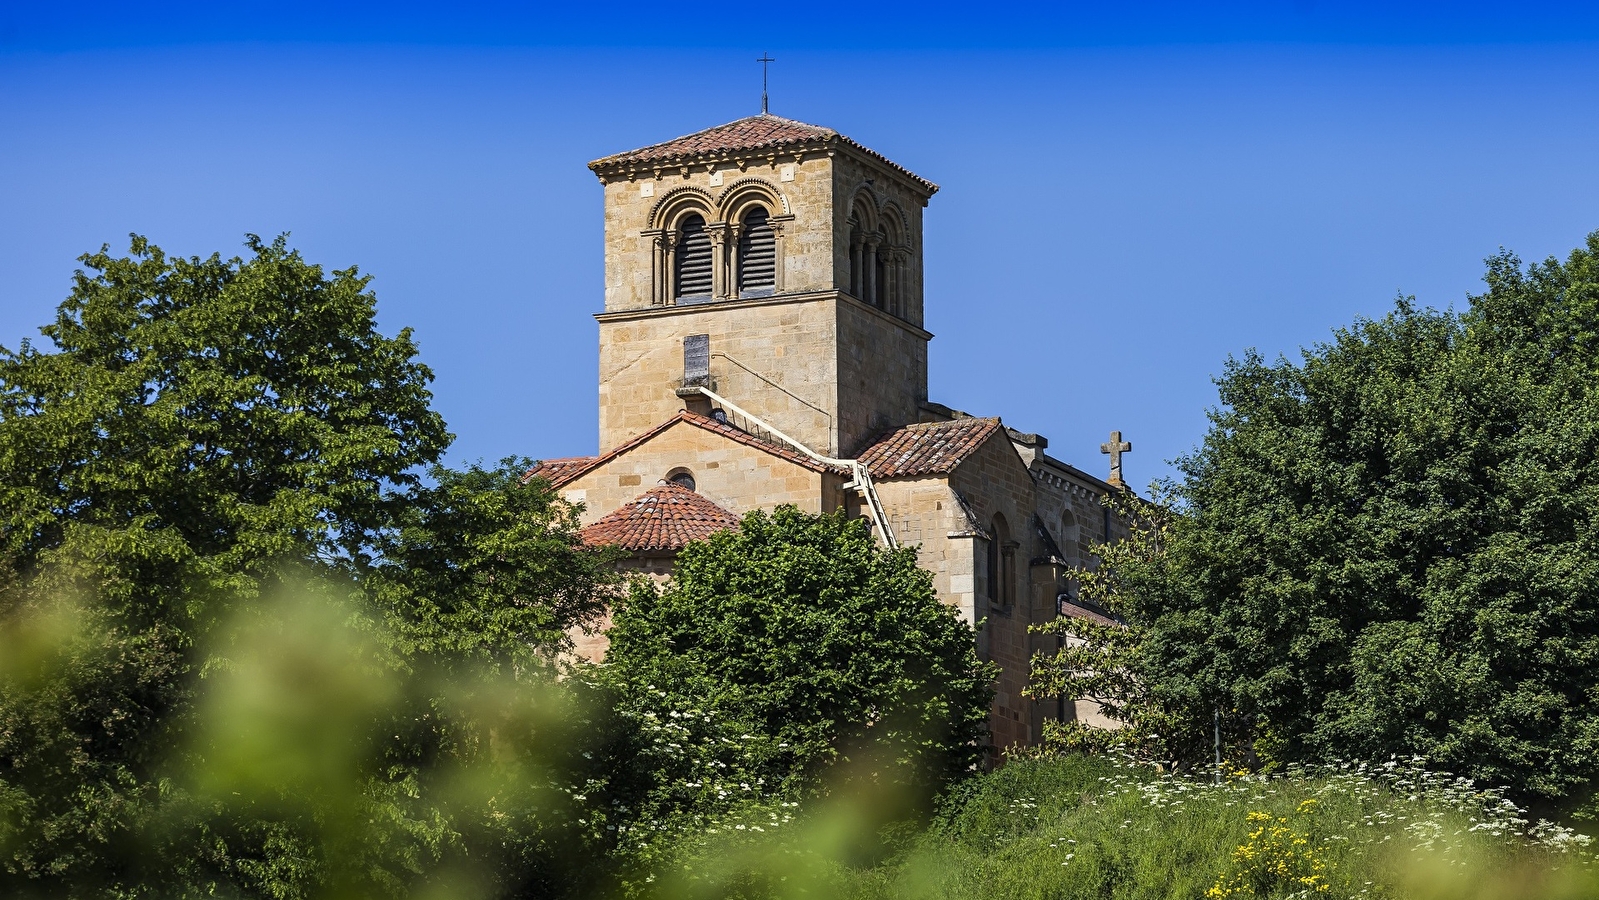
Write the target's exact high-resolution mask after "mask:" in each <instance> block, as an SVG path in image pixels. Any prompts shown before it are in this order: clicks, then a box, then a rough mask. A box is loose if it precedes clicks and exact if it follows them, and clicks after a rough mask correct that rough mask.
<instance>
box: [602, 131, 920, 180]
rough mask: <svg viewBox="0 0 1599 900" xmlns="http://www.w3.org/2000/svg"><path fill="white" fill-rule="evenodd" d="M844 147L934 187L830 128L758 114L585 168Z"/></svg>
mask: <svg viewBox="0 0 1599 900" xmlns="http://www.w3.org/2000/svg"><path fill="white" fill-rule="evenodd" d="M829 144H832V145H839V144H842V145H845V146H848V147H851V148H854V149H855V150H858V151H860V152H862V153H864V154H866V155H867V156H870V157H872V158H873V159H876V160H878V161H879V162H882V163H885V164H887V165H888V166H889V167H891V168H893V169H894V170H896V171H898V172H900V173H903V174H904V175H907V176H909V177H910V178H911V180H913V181H915V182H916V183H917V184H919V185H921V186H922V188H923V189H924V190H926V191H927V193H928V194H932V193H934V192H936V191H937V190H938V185H936V184H934V183H932V182H931V181H928V180H927V179H925V178H922V177H921V176H919V175H917V174H916V173H914V172H911V171H910V170H909V169H906V168H904V167H903V166H900V165H898V164H897V163H894V162H891V161H890V160H889V159H888V158H887V157H885V156H883V155H882V154H881V153H878V152H877V151H875V150H871V149H869V148H867V147H865V146H864V145H862V144H858V143H856V142H855V141H852V140H850V139H849V138H847V137H845V136H844V135H842V134H839V133H838V132H837V131H834V130H833V129H831V128H824V127H822V126H820V125H809V124H806V123H805V122H797V121H795V120H793V119H785V118H783V117H782V116H774V115H770V114H767V113H762V114H760V115H758V116H750V117H748V118H744V119H738V120H736V121H733V122H728V123H727V124H726V125H717V126H716V127H714V128H707V129H705V130H704V131H696V132H694V133H693V134H685V135H683V136H682V137H679V138H673V139H672V140H669V141H663V142H661V143H659V144H651V145H649V146H648V147H640V148H639V149H637V150H629V151H627V152H626V153H616V154H612V155H611V156H607V157H604V158H601V159H596V160H595V161H593V162H591V163H589V168H590V169H592V170H593V171H595V172H605V171H615V172H622V171H637V170H640V169H651V168H654V167H656V166H662V167H664V166H670V165H677V164H681V163H685V162H688V161H690V160H696V161H697V160H702V159H704V158H706V157H723V156H727V157H733V156H737V155H738V154H741V153H742V154H751V155H757V154H759V153H761V152H763V151H765V152H770V153H776V152H793V151H795V150H801V149H805V148H806V147H807V146H815V147H821V146H826V145H829Z"/></svg>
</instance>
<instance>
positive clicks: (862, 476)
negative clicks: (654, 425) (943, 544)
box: [679, 385, 899, 550]
mask: <svg viewBox="0 0 1599 900" xmlns="http://www.w3.org/2000/svg"><path fill="white" fill-rule="evenodd" d="M690 391H693V392H696V393H698V394H699V395H700V396H702V397H704V398H705V399H707V400H710V401H711V402H712V403H719V404H721V405H722V407H723V408H724V409H727V410H731V411H732V412H734V413H737V414H738V415H740V416H742V417H743V418H744V419H745V420H747V421H749V422H750V423H752V424H754V425H755V426H756V427H758V428H761V429H763V430H765V431H766V432H767V433H768V434H770V435H771V436H772V437H774V438H776V439H777V440H778V442H780V443H783V444H786V445H788V446H789V447H792V448H793V449H794V450H796V451H798V452H800V453H803V454H805V455H806V456H809V457H810V458H811V459H814V460H816V461H817V462H819V463H825V464H826V465H829V466H836V467H838V468H841V469H848V470H849V472H850V475H851V476H852V477H853V478H854V480H853V481H851V482H849V483H848V484H846V485H844V488H845V489H846V490H854V491H856V492H858V493H859V494H860V495H861V499H863V500H865V501H866V511H867V513H868V514H869V515H870V516H871V518H872V524H873V525H875V526H876V527H877V533H878V534H879V535H881V536H882V538H883V543H884V544H885V545H887V546H888V549H890V550H896V549H898V548H899V542H898V541H896V540H894V530H893V529H892V528H890V527H889V525H888V516H887V515H886V514H884V512H883V501H882V500H880V499H878V496H877V485H875V484H873V483H872V473H871V472H869V471H867V469H866V464H865V463H863V462H861V461H860V460H858V459H837V458H835V457H832V456H823V455H822V454H820V453H817V452H816V451H815V450H812V449H811V448H809V447H807V446H805V445H804V444H802V443H800V442H799V441H796V440H794V439H793V438H791V437H789V436H788V435H786V434H784V433H783V432H781V431H779V430H778V429H777V426H775V425H773V424H772V423H770V422H768V421H766V420H765V419H762V418H761V417H760V416H757V415H755V414H753V413H751V412H749V411H748V410H746V409H743V408H742V407H740V406H739V405H738V404H736V403H734V402H733V401H731V400H729V399H727V398H726V397H723V396H721V395H719V394H716V393H714V392H712V391H711V390H710V389H708V388H705V387H702V386H697V385H696V386H689V387H685V388H684V389H683V390H682V391H680V392H679V393H680V394H686V393H689V392H690Z"/></svg>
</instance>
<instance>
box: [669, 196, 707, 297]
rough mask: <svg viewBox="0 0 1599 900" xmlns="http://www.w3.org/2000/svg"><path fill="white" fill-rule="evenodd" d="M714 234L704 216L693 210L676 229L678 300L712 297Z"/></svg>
mask: <svg viewBox="0 0 1599 900" xmlns="http://www.w3.org/2000/svg"><path fill="white" fill-rule="evenodd" d="M711 268H712V267H711V236H710V234H709V233H708V232H707V231H706V230H705V218H704V217H703V216H701V215H699V214H698V213H691V214H690V215H688V216H685V217H684V218H683V221H682V223H681V224H679V225H678V229H677V300H678V302H679V303H681V302H683V301H685V300H687V301H690V302H693V301H698V300H709V299H711V290H712V278H711Z"/></svg>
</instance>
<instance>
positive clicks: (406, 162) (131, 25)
mask: <svg viewBox="0 0 1599 900" xmlns="http://www.w3.org/2000/svg"><path fill="white" fill-rule="evenodd" d="M736 6H737V5H732V4H730V5H728V6H727V9H726V10H724V9H722V8H717V7H708V6H703V5H699V6H685V7H682V9H681V11H680V12H679V13H673V14H668V13H665V12H663V9H667V7H662V6H659V5H654V6H645V5H642V4H633V5H630V4H625V3H624V4H606V5H604V6H603V7H601V6H599V5H594V6H586V7H579V6H568V7H555V8H544V7H536V6H528V5H512V4H478V5H472V6H464V7H449V8H446V7H444V6H442V5H421V4H405V3H399V4H385V5H383V6H381V7H380V6H377V5H370V6H367V5H359V4H350V5H339V4H327V3H318V4H309V3H281V4H276V5H273V6H271V7H270V8H267V7H245V6H243V5H239V6H226V7H225V6H224V5H221V4H188V5H185V4H161V3H156V4H152V5H144V6H138V7H131V6H111V5H96V4H92V3H88V4H79V5H75V6H72V7H70V8H67V7H62V6H59V5H49V6H46V5H44V4H36V5H34V6H31V7H30V6H24V5H20V4H17V3H15V2H11V3H6V4H3V5H0V344H4V345H6V346H13V347H14V346H15V345H16V343H17V342H18V341H19V340H20V339H21V338H23V337H26V336H29V335H32V334H34V333H35V329H36V328H37V326H38V325H41V324H43V323H44V322H45V321H47V320H48V319H49V317H50V316H51V314H52V311H53V309H54V307H55V305H56V303H58V302H59V301H60V300H61V298H62V297H63V296H64V295H65V293H66V290H67V286H68V282H69V277H70V275H71V272H72V270H73V269H74V267H75V266H76V262H75V258H76V257H77V256H78V255H79V254H80V253H82V252H84V251H87V250H92V249H96V248H98V247H99V246H100V245H101V244H102V243H110V244H111V245H112V246H113V247H114V248H119V249H121V248H125V247H126V241H127V238H126V236H127V234H128V233H129V232H138V233H141V234H144V235H147V236H148V237H150V238H151V239H152V240H153V241H155V242H156V243H157V244H159V245H161V246H162V247H163V248H165V249H167V250H168V251H169V252H174V253H182V254H185V255H192V254H209V253H210V252H212V251H221V252H223V253H224V254H232V253H236V252H240V251H241V242H242V240H243V235H244V234H245V233H246V232H254V233H257V234H262V235H267V236H271V235H275V234H277V233H279V232H284V231H287V232H290V233H291V242H292V243H293V244H294V245H295V246H297V247H298V248H300V249H301V250H302V251H303V252H304V253H305V254H306V255H307V256H308V257H309V258H310V259H312V260H314V261H317V262H321V263H323V264H325V265H328V266H330V267H344V266H347V265H351V264H358V265H359V266H360V267H361V268H362V269H363V270H364V271H366V272H368V273H371V274H373V275H374V276H376V277H375V280H374V281H373V288H374V290H376V291H377V294H378V298H379V305H380V316H381V322H382V324H383V327H384V328H385V329H386V330H388V331H391V332H392V331H393V330H396V329H398V328H400V327H402V326H406V325H409V326H412V327H414V328H415V329H416V333H417V339H418V340H419V342H420V344H421V347H422V353H423V357H424V359H425V360H426V361H427V362H428V363H429V364H430V365H431V366H432V367H433V369H434V372H435V374H436V375H437V379H438V380H437V382H436V383H435V390H436V394H437V397H438V405H439V407H440V409H441V410H442V411H443V412H444V414H445V416H446V417H447V419H448V420H449V422H450V425H451V427H452V430H454V431H455V432H456V434H457V435H458V440H457V444H456V447H455V449H454V451H453V452H452V458H453V459H454V460H456V461H462V460H466V459H476V458H480V457H481V458H486V459H491V460H492V459H496V458H498V457H500V456H504V455H509V454H524V455H529V456H535V457H538V456H560V455H569V454H576V453H587V452H592V451H593V450H594V445H595V440H596V438H595V434H596V417H595V383H594V382H595V370H596V368H597V349H596V346H595V342H596V328H595V325H594V322H593V320H592V318H590V316H591V314H592V313H593V312H595V311H597V310H598V309H599V307H600V303H601V297H600V276H601V271H600V267H601V259H600V234H601V218H600V206H599V202H600V190H599V186H598V183H597V182H596V181H595V179H594V178H593V176H592V175H591V174H590V173H589V172H588V171H587V169H586V168H585V166H584V164H585V163H586V162H587V161H588V160H590V159H593V158H596V157H599V156H602V155H605V154H608V153H612V152H616V151H620V150H625V149H629V148H632V147H635V146H639V145H643V144H647V143H652V142H655V141H658V140H663V139H665V138H669V137H673V136H675V135H678V134H682V133H685V132H689V131H694V130H697V129H699V128H702V127H707V126H710V125H714V124H719V123H721V122H725V121H728V120H730V119H733V118H737V117H739V116H742V115H747V114H750V113H752V112H755V111H757V110H758V109H759V94H760V67H759V66H758V65H756V64H755V63H754V62H753V61H752V60H753V59H754V57H756V56H758V55H760V53H761V52H762V51H770V52H771V53H772V55H773V56H775V57H777V60H778V61H777V62H776V63H775V64H774V65H773V67H772V110H773V112H775V113H778V114H780V115H787V116H791V117H794V118H798V119H801V120H804V121H808V122H815V123H818V124H823V125H828V126H830V127H834V128H837V129H839V130H840V131H843V132H844V133H845V134H848V135H850V136H851V137H853V138H855V139H857V140H859V141H861V142H862V143H865V144H867V145H868V146H871V147H873V148H875V149H877V150H879V151H881V152H883V153H885V154H886V155H888V156H889V157H890V158H892V159H894V160H895V161H897V162H900V163H901V164H903V165H905V166H907V167H908V168H910V169H912V170H913V171H915V172H917V173H919V174H921V175H924V176H926V177H928V178H930V179H932V180H934V181H936V182H938V183H939V184H940V185H942V186H943V189H942V190H941V191H940V192H939V193H938V194H937V195H936V196H935V197H934V198H933V200H932V202H931V204H930V206H929V208H928V210H927V214H926V227H927V235H926V240H927V251H928V252H927V256H928V271H927V325H928V328H929V329H930V330H931V331H933V332H934V333H935V334H936V335H937V337H936V338H935V339H934V341H933V344H932V373H931V393H932V396H933V399H935V400H938V401H941V402H944V403H948V404H950V405H951V406H955V407H958V408H961V409H965V410H968V411H970V412H973V413H980V414H990V415H992V414H998V415H1001V416H1003V417H1004V419H1005V421H1006V422H1007V424H1010V425H1013V426H1015V427H1018V428H1021V429H1023V430H1027V431H1038V432H1041V433H1043V434H1044V435H1046V436H1048V437H1049V438H1050V442H1051V443H1050V452H1051V453H1052V454H1054V455H1056V456H1059V457H1061V458H1063V459H1066V460H1068V461H1070V462H1073V463H1075V464H1077V465H1080V466H1082V467H1083V468H1086V469H1088V470H1089V471H1093V472H1102V470H1103V469H1104V468H1105V461H1104V459H1103V457H1101V456H1100V455H1099V453H1098V445H1099V443H1100V442H1101V441H1103V440H1104V439H1105V434H1106V432H1108V431H1109V430H1110V429H1112V428H1119V429H1121V430H1122V431H1123V432H1125V434H1126V435H1127V437H1128V438H1129V439H1131V440H1132V441H1133V443H1134V446H1135V451H1134V453H1133V454H1131V455H1130V456H1129V457H1128V459H1127V463H1126V464H1127V474H1128V476H1129V478H1130V479H1131V480H1133V481H1134V482H1135V483H1138V484H1142V483H1145V482H1147V481H1148V480H1149V479H1150V478H1153V477H1157V476H1162V475H1166V474H1169V473H1170V471H1171V469H1170V467H1169V466H1168V465H1167V464H1166V462H1165V461H1166V460H1169V459H1172V458H1174V457H1176V456H1178V455H1180V454H1182V453H1184V452H1187V451H1188V450H1189V449H1190V448H1191V447H1193V445H1194V444H1195V443H1196V442H1197V441H1198V440H1199V439H1200V437H1201V436H1202V435H1203V433H1204V429H1205V425H1206V421H1205V415H1204V412H1205V409H1206V407H1207V406H1208V405H1210V404H1212V403H1213V402H1214V400H1215V390H1214V387H1213V385H1212V384H1211V382H1210V378H1211V377H1212V376H1213V375H1214V374H1215V373H1217V372H1218V371H1220V369H1221V367H1222V365H1223V363H1224V361H1225V360H1226V358H1227V356H1228V355H1229V354H1237V353H1240V352H1242V351H1244V350H1245V349H1247V348H1251V347H1254V348H1258V349H1259V350H1261V351H1262V352H1263V353H1266V354H1267V355H1268V356H1274V355H1276V354H1278V353H1289V354H1294V353H1296V352H1297V348H1299V347H1301V346H1304V345H1308V344H1312V343H1314V342H1316V341H1319V340H1323V339H1325V338H1326V337H1327V336H1328V335H1329V334H1330V330H1331V329H1333V328H1335V327H1338V326H1340V325H1344V324H1347V323H1349V322H1350V321H1352V320H1353V319H1354V318H1355V317H1356V316H1359V315H1380V314H1381V313H1382V312H1383V311H1385V310H1386V309H1387V308H1388V307H1389V306H1390V304H1391V303H1392V300H1393V298H1394V297H1395V296H1396V295H1397V294H1399V293H1405V294H1414V295H1415V296H1416V297H1417V298H1418V300H1419V301H1420V302H1421V303H1423V304H1427V305H1432V306H1438V307H1445V306H1449V305H1456V306H1459V305H1463V304H1464V302H1465V299H1466V296H1467V295H1468V293H1470V292H1472V291H1475V290H1477V289H1478V288H1479V286H1480V275H1481V272H1482V262H1481V261H1482V259H1483V258H1484V257H1486V256H1487V255H1489V254H1491V253H1493V252H1495V251H1496V250H1497V249H1498V248H1499V247H1501V246H1503V247H1507V248H1509V249H1511V250H1514V251H1516V252H1517V253H1519V254H1520V255H1522V256H1523V257H1524V258H1526V259H1539V258H1543V257H1545V256H1548V255H1550V254H1556V255H1564V254H1565V253H1566V252H1568V251H1569V250H1570V249H1571V248H1572V247H1574V246H1576V245H1578V244H1579V243H1580V242H1581V241H1582V239H1583V237H1584V235H1585V234H1587V233H1588V232H1589V231H1591V230H1594V229H1596V228H1599V165H1596V161H1599V152H1596V149H1595V148H1599V115H1595V112H1596V109H1595V106H1596V104H1599V11H1594V10H1588V9H1583V8H1580V7H1576V6H1560V5H1545V6H1541V7H1538V8H1534V9H1520V8H1517V9H1515V10H1511V9H1510V8H1508V7H1504V6H1497V7H1490V6H1488V5H1480V6H1474V5H1472V4H1451V5H1449V6H1448V7H1446V6H1444V5H1443V4H1434V5H1402V4H1382V5H1379V4H1364V5H1359V4H1354V5H1352V4H1339V5H1337V6H1336V7H1335V6H1334V5H1332V4H1327V3H1320V2H1298V3H1275V4H1231V5H1221V6H1191V5H1181V6H1179V5H1165V6H1162V5H1146V6H1138V7H1127V8H1125V9H1116V10H1109V9H1108V8H1107V7H1106V6H1105V5H1098V6H1094V7H1087V6H1075V5H1070V4H1067V5H1051V6H1047V7H1046V6H1041V5H1040V6H1035V7H1029V6H1026V5H1020V6H1004V7H999V6H995V7H992V8H987V7H977V6H962V7H955V6H950V7H942V6H939V5H936V4H924V5H916V6H911V5H895V4H878V5H874V6H871V7H855V8H851V7H845V6H835V7H830V8H829V9H828V10H823V9H822V8H821V7H816V6H814V5H763V7H762V8H763V12H761V13H758V14H756V18H754V19H749V20H741V19H740V18H738V17H737V16H736V15H735V14H733V13H731V12H729V11H727V10H731V9H733V8H734V7H736ZM974 10H977V11H974ZM823 16H826V17H827V18H826V20H825V21H823V20H822V18H821V17H823ZM846 19H851V20H853V21H854V23H855V25H854V26H853V27H841V26H840V22H841V21H843V20H846Z"/></svg>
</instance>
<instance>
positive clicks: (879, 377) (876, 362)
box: [837, 297, 932, 454]
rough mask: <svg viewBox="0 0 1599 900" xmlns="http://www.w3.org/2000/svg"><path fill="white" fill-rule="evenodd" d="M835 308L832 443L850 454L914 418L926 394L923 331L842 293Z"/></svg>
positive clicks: (925, 338)
mask: <svg viewBox="0 0 1599 900" xmlns="http://www.w3.org/2000/svg"><path fill="white" fill-rule="evenodd" d="M837 308H838V407H837V408H838V446H839V447H840V448H841V451H840V452H842V453H846V454H853V453H856V452H857V451H859V450H861V449H862V448H864V447H865V446H867V444H868V442H870V441H872V440H874V439H875V438H877V437H879V436H880V435H881V434H882V433H883V432H885V431H887V430H889V429H891V428H897V427H899V426H901V425H904V424H905V423H907V422H914V421H916V418H917V416H918V415H919V413H920V410H921V404H922V402H923V401H925V400H926V399H927V341H928V338H930V337H932V335H929V334H928V333H927V332H925V331H923V330H921V329H920V328H916V327H915V326H911V325H907V324H906V323H904V322H902V321H900V320H899V319H896V318H895V317H893V316H891V315H889V314H887V313H885V312H883V311H881V310H878V309H874V308H873V307H870V306H867V305H866V304H864V303H860V302H858V301H855V300H853V299H849V298H847V297H841V298H840V299H839V300H838V301H837Z"/></svg>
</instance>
